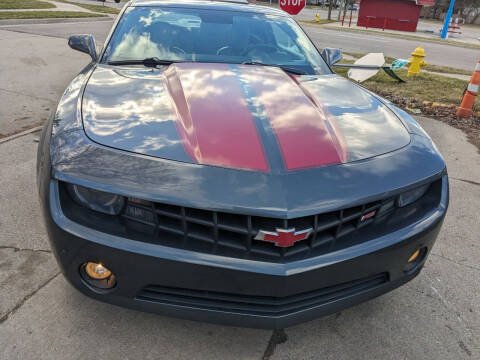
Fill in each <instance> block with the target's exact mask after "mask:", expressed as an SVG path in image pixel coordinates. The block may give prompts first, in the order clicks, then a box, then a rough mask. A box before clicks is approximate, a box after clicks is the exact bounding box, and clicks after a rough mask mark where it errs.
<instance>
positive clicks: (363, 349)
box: [0, 21, 480, 359]
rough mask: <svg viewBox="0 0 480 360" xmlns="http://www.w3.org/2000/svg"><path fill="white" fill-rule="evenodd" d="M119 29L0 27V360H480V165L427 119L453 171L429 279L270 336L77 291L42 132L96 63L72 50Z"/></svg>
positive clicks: (469, 148)
mask: <svg viewBox="0 0 480 360" xmlns="http://www.w3.org/2000/svg"><path fill="white" fill-rule="evenodd" d="M110 26H111V21H94V22H91V21H83V22H69V23H59V24H41V25H16V26H8V27H7V26H2V27H0V47H1V49H2V56H1V58H0V133H1V134H2V135H3V137H1V138H0V154H1V157H0V206H1V208H2V211H1V212H0V289H1V291H0V359H77V358H78V359H93V358H101V359H130V358H131V359H133V358H143V359H159V358H168V359H230V358H231V359H262V358H264V359H379V358H381V359H459V358H462V359H478V358H480V293H479V291H478V289H479V288H480V264H479V260H478V259H480V243H479V234H480V222H479V221H478V220H479V215H478V210H479V204H480V153H479V151H478V149H477V148H476V147H475V146H473V145H472V144H470V143H469V142H468V141H467V137H466V134H465V133H463V132H461V131H460V130H457V129H454V128H452V127H450V126H448V125H446V124H444V123H441V122H438V121H436V120H434V119H428V118H423V117H419V118H418V120H419V122H420V123H421V125H422V126H423V127H424V128H425V130H426V131H427V132H428V133H429V134H430V135H431V137H432V138H433V139H434V141H435V142H436V144H437V146H438V147H439V149H440V151H441V152H442V153H443V155H444V157H445V159H446V162H447V166H448V172H449V176H450V186H451V189H450V191H451V203H450V209H449V212H448V214H447V217H446V219H445V223H444V225H443V228H442V231H441V233H440V235H439V237H438V239H437V243H436V246H435V248H434V249H433V251H432V253H431V256H430V257H429V259H428V261H427V263H426V266H425V268H424V270H423V272H422V273H421V274H420V275H419V276H418V277H417V278H416V279H414V280H413V281H412V282H410V283H408V284H407V285H405V286H403V287H401V288H399V289H397V290H395V291H393V292H391V293H388V294H386V295H384V296H382V297H379V298H376V299H374V300H371V301H369V302H367V303H364V304H361V305H359V306H356V307H354V308H351V309H348V310H345V311H342V312H341V313H337V314H334V315H331V316H328V317H325V318H321V319H318V320H315V321H311V322H308V323H305V324H302V325H299V326H296V327H292V328H287V329H284V330H281V331H275V332H273V331H264V330H253V329H244V328H234V327H224V326H217V325H211V324H207V323H197V322H191V321H185V320H178V319H173V318H167V317H161V316H157V315H152V314H147V313H141V312H136V311H132V310H127V309H123V308H119V307H115V306H112V305H108V304H104V303H100V302H96V301H94V300H92V299H90V298H87V297H85V296H84V295H82V294H80V293H79V292H77V291H76V290H74V289H73V288H72V287H71V286H70V285H69V284H68V283H67V282H66V280H65V279H64V278H63V276H62V275H61V274H60V273H59V271H58V268H57V265H56V262H55V259H54V256H53V254H52V252H51V251H50V247H49V244H48V240H47V236H46V233H45V229H44V227H43V225H42V222H41V218H40V216H41V215H40V207H39V204H38V199H37V193H36V188H35V161H36V159H35V155H36V147H37V140H38V136H39V134H38V131H36V130H37V127H38V126H39V125H40V124H41V123H42V122H43V121H44V120H45V119H46V118H47V116H48V114H49V112H50V111H51V109H53V108H54V106H55V102H56V101H57V99H58V97H59V95H60V94H61V92H62V91H63V89H64V88H65V86H66V85H67V84H68V82H69V80H70V79H71V78H72V77H73V76H74V75H75V73H76V72H78V71H79V70H80V69H81V68H82V66H83V65H85V64H86V63H87V62H88V57H87V56H86V55H83V54H80V53H78V52H74V51H72V50H71V49H69V48H68V46H67V44H66V40H65V38H66V37H67V36H68V35H69V34H71V33H86V32H93V33H94V34H95V36H96V37H97V39H99V40H100V41H103V40H104V38H105V35H106V32H107V31H108V29H109V27H110ZM318 39H321V36H320V35H319V34H317V38H314V40H316V41H317V40H318ZM318 41H321V40H318ZM366 41H367V40H366ZM368 41H370V40H368ZM319 45H322V44H319ZM407 45H408V44H407ZM407 45H406V46H407ZM365 50H368V49H365ZM464 50H471V49H464ZM351 51H352V50H351ZM451 51H452V52H454V51H458V48H453V49H452V50H451ZM462 51H463V50H462ZM472 51H473V50H472ZM449 56H450V57H454V55H452V54H450V55H449ZM28 129H33V130H34V131H27V132H26V133H24V134H20V133H19V132H20V131H23V130H28ZM12 134H17V135H14V136H10V135H12ZM19 134H20V135H19ZM172 276H174V274H172Z"/></svg>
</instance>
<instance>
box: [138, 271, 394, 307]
mask: <svg viewBox="0 0 480 360" xmlns="http://www.w3.org/2000/svg"><path fill="white" fill-rule="evenodd" d="M387 281H388V273H381V274H378V275H375V276H372V277H368V278H363V279H360V280H355V281H351V282H348V283H343V284H339V285H334V286H330V287H326V288H323V289H318V290H314V291H309V292H305V293H300V294H296V295H291V296H286V297H271V296H249V295H240V294H229V293H220V292H213V291H202V290H190V289H181V288H173V287H165V286H157V285H150V286H147V287H145V288H143V289H142V291H140V293H139V294H138V295H137V299H138V300H145V301H150V302H156V303H159V304H169V305H178V306H189V307H194V308H198V309H205V310H216V311H228V312H234V313H240V314H251V315H264V316H282V315H288V314H291V313H294V312H297V311H301V310H304V309H308V308H312V307H314V306H320V305H323V304H326V303H329V302H332V301H336V300H340V299H343V298H348V297H351V296H354V295H358V294H360V293H363V292H365V291H368V290H372V289H374V288H376V287H378V286H380V285H382V284H384V283H386V282H387Z"/></svg>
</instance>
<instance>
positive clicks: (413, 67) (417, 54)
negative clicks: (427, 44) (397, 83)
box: [407, 46, 427, 76]
mask: <svg viewBox="0 0 480 360" xmlns="http://www.w3.org/2000/svg"><path fill="white" fill-rule="evenodd" d="M411 55H412V57H411V58H410V59H408V60H409V61H410V66H409V67H408V74H407V76H412V75H417V74H419V73H420V68H421V67H423V66H425V65H427V62H426V61H425V60H423V58H424V57H425V50H423V47H421V46H419V47H417V48H416V49H415V50H414V51H413V52H412V53H411Z"/></svg>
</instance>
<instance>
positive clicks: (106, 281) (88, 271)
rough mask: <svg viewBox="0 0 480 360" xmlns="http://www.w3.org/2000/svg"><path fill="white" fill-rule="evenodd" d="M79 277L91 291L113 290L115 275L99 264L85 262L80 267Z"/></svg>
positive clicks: (115, 282)
mask: <svg viewBox="0 0 480 360" xmlns="http://www.w3.org/2000/svg"><path fill="white" fill-rule="evenodd" d="M80 276H81V277H82V279H83V280H84V282H85V283H87V285H90V287H91V288H92V290H99V291H105V290H107V289H111V288H113V287H114V286H115V285H116V284H117V281H116V279H115V275H114V274H113V273H112V272H111V271H110V269H108V268H107V267H106V266H105V265H104V264H102V263H100V262H86V263H84V264H82V266H81V267H80Z"/></svg>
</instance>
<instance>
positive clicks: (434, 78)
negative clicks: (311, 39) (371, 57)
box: [333, 61, 468, 105]
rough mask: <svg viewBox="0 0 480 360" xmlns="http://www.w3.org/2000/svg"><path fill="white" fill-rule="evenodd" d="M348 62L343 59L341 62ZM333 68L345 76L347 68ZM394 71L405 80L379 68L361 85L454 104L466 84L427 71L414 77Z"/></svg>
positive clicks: (405, 95)
mask: <svg viewBox="0 0 480 360" xmlns="http://www.w3.org/2000/svg"><path fill="white" fill-rule="evenodd" d="M350 62H351V61H343V63H350ZM333 69H334V70H335V72H336V73H337V74H339V75H342V76H344V77H347V71H348V69H346V68H335V67H334V68H333ZM396 73H397V74H398V75H399V76H400V77H401V78H402V79H405V80H406V82H405V83H399V82H396V81H395V80H393V79H392V78H391V77H389V76H388V75H387V74H385V72H384V71H382V70H380V71H379V72H378V74H377V75H375V76H374V77H372V78H370V79H368V80H366V81H364V82H362V85H363V86H365V87H366V88H368V89H370V90H372V91H374V92H378V93H379V94H381V95H382V94H387V93H388V94H392V95H393V96H397V97H402V98H405V99H411V100H412V101H420V102H423V101H430V102H437V103H444V104H454V105H458V104H459V102H460V101H461V99H462V95H463V92H464V91H465V88H466V86H467V85H468V81H464V80H460V79H452V78H448V77H445V76H441V75H435V74H428V73H420V74H419V75H417V76H416V77H410V78H409V77H407V70H406V69H401V70H398V71H396Z"/></svg>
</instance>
